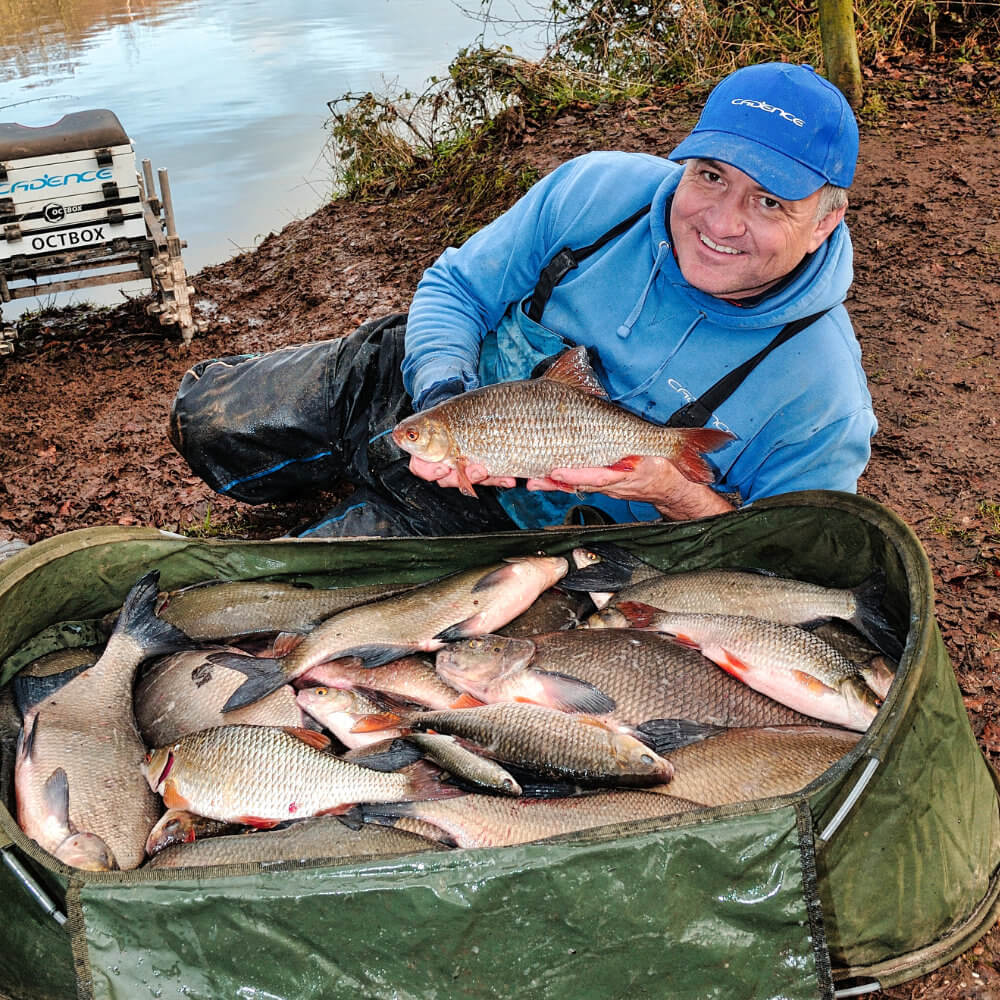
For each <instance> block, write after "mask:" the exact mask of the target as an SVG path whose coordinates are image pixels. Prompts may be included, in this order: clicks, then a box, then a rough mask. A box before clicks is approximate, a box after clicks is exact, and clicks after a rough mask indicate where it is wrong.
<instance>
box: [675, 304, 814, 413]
mask: <svg viewBox="0 0 1000 1000" xmlns="http://www.w3.org/2000/svg"><path fill="white" fill-rule="evenodd" d="M827 312H829V310H828V309H823V310H822V311H820V312H818V313H813V314H812V315H811V316H804V317H802V319H796V320H793V321H792V322H791V323H788V324H786V325H785V326H783V327H782V328H781V329H780V330H779V331H778V333H777V336H775V338H774V339H773V340H772V341H771V342H770V343H769V344H767V345H766V346H765V347H763V348H761V349H760V350H759V351H758V352H757V353H756V354H755V355H754V356H753V357H752V358H750V359H749V360H747V361H744V362H743V364H741V365H740V366H739V367H737V368H734V369H733V370H732V371H731V372H727V373H726V374H725V375H723V376H722V378H720V379H719V381H718V382H716V383H715V385H713V386H712V387H711V388H710V389H706V390H705V392H703V393H702V394H701V396H699V397H698V399H695V400H692V401H691V402H690V403H687V404H685V405H684V406H682V407H681V408H680V409H679V410H677V411H676V412H675V413H674V414H673V415H672V416H671V417H670V419H669V420H668V421H667V422H666V425H665V426H667V427H704V426H705V424H706V423H707V422H708V419H709V417H711V415H712V414H713V413H714V412H715V411H716V410H717V409H718V408H719V407H720V406H721V405H722V404H723V403H724V402H725V401H726V400H727V399H729V397H730V396H731V395H732V394H733V393H734V392H735V391H736V390H737V389H738V388H739V387H740V385H741V384H742V383H743V380H744V379H745V378H746V377H747V376H748V375H749V374H750V372H752V371H753V370H754V368H756V367H757V365H759V364H760V363H761V361H763V360H764V358H766V357H767V356H768V355H769V354H770V353H771V351H773V350H774V349H775V348H777V347H780V346H781V345H782V344H783V343H785V341H786V340H791V338H792V337H794V336H795V334H797V333H798V332H799V331H801V330H804V329H805V328H806V327H807V326H811V325H812V324H813V323H815V322H816V320H818V319H819V318H820V316H823V315H825V314H826V313H827Z"/></svg>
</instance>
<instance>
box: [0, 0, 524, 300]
mask: <svg viewBox="0 0 1000 1000" xmlns="http://www.w3.org/2000/svg"><path fill="white" fill-rule="evenodd" d="M514 2H515V0H495V2H493V3H492V4H491V6H490V10H491V18H493V19H495V23H497V24H501V23H502V22H503V21H506V20H509V19H511V18H513V19H514V20H518V14H517V10H516V9H515V7H514ZM470 6H471V7H472V8H473V9H474V10H478V9H479V8H478V7H477V6H476V0H470ZM0 23H2V24H3V32H2V33H0V122H17V123H18V124H22V125H28V126H35V127H37V126H42V125H49V124H52V123H53V122H55V121H57V120H58V119H59V118H61V117H62V116H63V115H65V114H68V113H70V112H73V111H82V110H89V109H96V108H107V109H110V110H111V111H113V112H115V114H116V115H117V116H118V118H119V120H120V121H121V123H122V126H123V127H124V129H125V131H126V132H127V133H128V135H129V137H130V138H131V140H132V144H133V147H134V149H135V152H136V162H137V165H138V164H141V161H142V160H143V159H149V160H150V161H151V164H152V167H153V171H154V176H155V172H156V171H157V170H158V169H160V168H166V169H167V171H168V175H169V180H170V188H171V193H172V197H173V205H174V214H175V217H176V220H177V230H178V234H179V235H180V237H181V238H182V239H183V240H185V241H186V242H187V248H186V249H185V250H184V263H185V266H186V268H187V270H188V273H189V274H193V273H195V272H196V271H198V270H199V269H200V268H202V267H204V266H206V265H207V264H212V263H217V262H220V261H223V260H226V259H228V258H229V257H231V256H233V255H234V254H235V253H237V252H239V251H241V250H243V249H247V248H250V247H253V246H254V245H256V244H257V243H259V242H260V240H262V239H263V238H264V237H265V236H266V235H267V234H268V233H269V232H271V231H277V230H280V229H281V228H282V227H283V226H284V225H286V224H287V223H288V222H289V221H291V220H292V219H295V218H299V217H301V216H304V215H308V214H309V213H311V212H313V211H314V210H315V209H316V208H318V207H319V206H320V205H321V204H322V203H323V202H324V201H325V200H326V199H328V198H329V196H330V194H331V191H332V187H333V182H332V172H331V167H330V165H329V162H328V159H327V154H326V153H325V145H326V141H327V138H328V135H329V133H328V131H327V130H326V128H325V123H326V122H327V120H328V118H329V109H328V108H327V104H326V102H327V101H329V100H334V99H336V98H339V97H340V96H341V95H343V94H345V93H347V92H348V91H355V92H365V91H369V90H371V91H373V92H375V93H381V94H396V93H399V92H401V91H402V90H404V89H410V90H414V91H417V92H419V91H422V90H423V89H424V88H425V87H426V86H427V84H428V81H429V79H430V77H432V76H435V75H437V76H443V75H444V74H445V73H446V71H447V67H448V64H449V63H450V62H451V60H452V59H453V58H454V56H455V55H456V54H457V52H458V50H459V49H460V48H462V47H463V46H467V45H473V44H475V43H476V41H477V39H478V37H479V35H480V32H481V31H482V30H483V24H482V23H481V21H480V20H479V19H478V18H476V17H473V16H471V15H470V14H469V13H467V12H465V11H463V10H462V9H461V8H459V7H458V6H457V5H456V3H454V2H453V0H290V2H289V3H287V4H280V3H275V2H274V0H210V2H209V0H0ZM502 30H505V31H506V29H502ZM484 40H485V42H486V44H491V43H496V42H498V41H499V42H500V43H502V44H509V45H511V46H512V47H513V48H514V50H515V51H516V52H518V53H519V54H523V55H532V54H534V53H536V52H538V51H539V50H540V45H541V42H540V40H539V38H538V31H537V29H533V28H530V27H529V26H528V25H527V24H526V23H525V22H521V23H520V27H519V28H517V29H515V30H514V31H512V32H510V33H505V34H504V35H503V36H502V37H499V38H498V36H497V34H496V31H495V30H493V29H492V28H489V26H488V30H487V33H486V35H485V36H484ZM121 287H122V288H123V289H125V290H126V291H128V290H130V289H135V290H138V291H146V290H148V288H149V284H148V282H144V283H133V284H132V285H129V286H121ZM81 300H89V301H93V302H112V301H120V300H121V291H120V290H119V289H118V288H105V289H100V288H95V289H87V290H84V291H82V292H75V293H63V294H60V295H58V296H56V295H48V296H43V297H40V298H37V299H34V298H33V299H24V300H19V301H17V302H13V303H7V304H5V305H4V309H3V318H4V319H10V318H12V317H13V316H14V315H17V314H19V313H21V312H23V311H24V310H25V309H30V308H38V306H39V305H65V304H68V303H69V302H74V301H81Z"/></svg>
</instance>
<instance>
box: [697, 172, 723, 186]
mask: <svg viewBox="0 0 1000 1000" xmlns="http://www.w3.org/2000/svg"><path fill="white" fill-rule="evenodd" d="M701 176H702V177H704V178H705V180H706V181H708V183H709V184H715V183H717V182H718V181H721V180H722V176H721V174H717V173H716V172H715V171H714V170H703V171H702V172H701Z"/></svg>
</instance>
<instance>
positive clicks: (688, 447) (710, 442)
mask: <svg viewBox="0 0 1000 1000" xmlns="http://www.w3.org/2000/svg"><path fill="white" fill-rule="evenodd" d="M679 432H680V433H682V434H683V435H684V439H683V441H682V442H681V444H680V446H679V451H678V453H677V454H676V455H674V456H673V463H674V465H676V466H677V468H678V469H680V470H681V472H682V473H683V474H684V476H685V477H686V478H687V479H690V480H691V482H693V483H702V484H703V485H708V484H709V483H713V482H715V472H714V471H713V469H712V467H711V466H710V465H709V464H708V462H706V461H705V459H704V458H702V455H703V454H704V453H705V452H706V451H714V450H715V449H716V448H721V447H722V445H724V444H725V443H726V442H727V441H732V440H733V438H735V437H736V435H735V434H730V433H729V431H720V430H717V429H716V428H714V427H694V428H681V429H679Z"/></svg>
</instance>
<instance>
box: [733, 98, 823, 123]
mask: <svg viewBox="0 0 1000 1000" xmlns="http://www.w3.org/2000/svg"><path fill="white" fill-rule="evenodd" d="M732 103H733V104H742V105H743V106H744V107H748V108H759V109H760V110H761V111H776V112H777V113H778V114H779V115H780V116H781V117H782V118H784V119H785V121H786V122H791V123H792V124H793V125H798V126H799V128H802V127H803V126H804V125H805V122H804V121H803V120H802V119H801V118H796V117H795V115H793V114H789V112H787V111H785V110H784V108H776V107H775V106H774V105H773V104H768V103H767V101H750V100H747V99H746V98H743V97H737V98H736V99H735V100H733V101H732Z"/></svg>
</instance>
